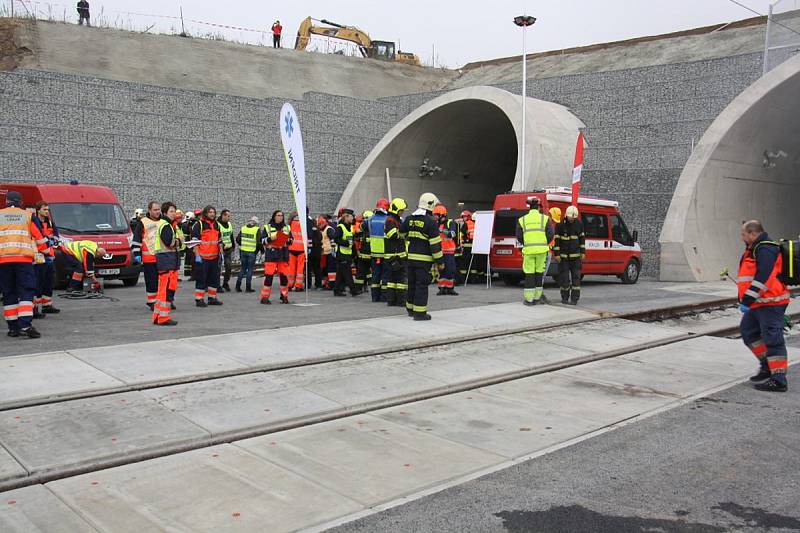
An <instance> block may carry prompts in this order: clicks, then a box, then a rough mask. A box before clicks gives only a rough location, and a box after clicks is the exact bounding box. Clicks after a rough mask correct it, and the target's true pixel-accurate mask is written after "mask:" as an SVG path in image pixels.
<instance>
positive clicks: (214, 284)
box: [0, 191, 585, 338]
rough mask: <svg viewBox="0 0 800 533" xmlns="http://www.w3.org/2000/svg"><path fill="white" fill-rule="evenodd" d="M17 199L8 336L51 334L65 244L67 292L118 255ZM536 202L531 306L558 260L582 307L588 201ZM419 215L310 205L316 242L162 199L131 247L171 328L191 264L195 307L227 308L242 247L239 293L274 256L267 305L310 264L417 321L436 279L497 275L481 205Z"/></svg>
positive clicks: (7, 233) (527, 226)
mask: <svg viewBox="0 0 800 533" xmlns="http://www.w3.org/2000/svg"><path fill="white" fill-rule="evenodd" d="M6 203H7V207H6V208H5V209H2V210H0V289H2V293H3V307H4V315H5V319H6V323H7V324H8V328H9V330H8V336H10V337H28V338H38V337H40V336H41V334H40V333H39V332H38V331H37V330H36V328H35V327H33V325H32V320H33V319H34V318H43V317H44V315H47V314H56V313H59V312H60V310H59V309H58V308H56V307H55V305H54V303H53V285H54V278H55V268H54V257H55V253H56V250H59V251H60V252H61V253H62V254H63V256H64V258H65V263H66V267H67V271H68V286H67V292H66V293H65V296H80V295H83V294H86V291H92V290H97V289H99V288H100V287H101V285H100V283H99V282H98V279H97V276H96V273H95V268H94V265H95V257H97V256H98V254H99V255H100V256H103V255H105V253H106V251H105V250H104V249H103V248H101V247H99V246H98V245H97V243H95V242H92V241H88V240H81V241H67V240H65V239H62V238H61V237H60V236H59V234H58V229H57V228H56V227H55V226H53V224H52V223H51V221H50V216H49V208H48V206H47V204H46V203H44V202H39V204H37V205H36V206H23V205H22V197H21V195H20V194H19V193H16V192H13V191H12V192H9V193H8V195H7V197H6ZM529 206H530V212H529V213H528V214H527V215H525V216H523V217H521V218H520V219H519V223H518V228H517V238H518V240H519V242H520V245H521V246H522V254H523V256H524V264H523V270H524V272H525V289H524V302H523V303H524V304H525V305H536V304H539V303H546V302H547V299H546V298H545V297H544V294H543V283H544V275H545V273H546V272H547V270H546V269H547V266H548V264H549V262H550V258H551V257H552V258H554V259H553V260H555V261H560V262H561V263H562V264H561V268H560V271H561V273H562V283H561V296H562V303H565V304H573V305H575V304H577V302H578V298H579V295H580V277H581V272H580V262H581V260H582V259H583V258H584V254H585V242H584V235H583V227H582V225H581V221H580V219H579V216H578V212H577V208H575V207H574V206H572V207H570V208H568V209H567V213H566V217H565V220H564V221H563V222H561V223H559V224H558V225H557V226H555V225H554V221H553V220H551V217H552V218H553V219H554V220H555V221H556V222H558V221H559V219H560V215H561V213H560V210H558V209H557V208H554V209H551V211H550V213H549V214H550V216H547V215H545V214H544V213H542V212H541V211H540V206H539V204H538V199H536V198H535V197H532V198H530V199H529ZM25 207H27V208H28V209H25ZM408 211H409V207H408V205H407V204H406V202H405V200H403V199H402V198H394V199H393V200H392V201H391V202H390V201H389V200H388V199H386V198H381V199H380V200H378V201H377V203H376V205H375V209H374V210H372V211H364V212H363V213H362V214H361V215H359V216H356V215H355V213H354V211H353V210H352V209H346V208H343V209H340V210H339V212H338V213H337V216H336V218H334V217H332V216H330V215H320V216H319V217H318V218H317V219H316V220H315V219H312V218H311V217H310V216H308V213H307V214H306V217H304V218H305V222H306V232H307V236H308V241H309V242H308V249H306V246H305V245H304V241H303V236H302V230H301V226H300V224H301V221H300V218H299V217H298V216H297V213H292V214H291V215H290V217H289V218H288V220H287V217H286V216H285V215H284V212H283V211H281V210H276V211H275V212H273V213H272V216H271V217H270V219H269V221H268V222H267V223H266V224H264V225H260V223H259V220H258V217H251V218H250V220H249V221H248V222H247V224H246V225H244V226H242V227H241V228H239V231H238V232H235V231H234V225H233V223H232V221H231V213H230V211H229V210H227V209H223V210H222V211H220V213H219V216H218V215H217V211H216V209H215V208H214V207H213V206H206V207H205V208H204V209H202V210H197V211H195V212H187V213H186V214H184V213H182V212H181V211H180V210H178V209H177V207H176V205H175V204H174V203H173V202H164V203H159V202H156V201H151V202H150V203H149V204H148V207H147V210H146V211H145V210H143V209H137V210H136V213H135V216H134V217H133V218H132V219H131V222H130V223H131V229H132V232H133V240H132V245H131V249H132V250H131V251H132V255H133V260H134V262H135V263H137V264H141V268H142V272H143V274H144V283H145V291H146V304H147V306H148V307H149V308H150V310H151V312H152V313H151V315H150V318H151V320H152V323H153V324H155V325H159V326H174V325H176V324H177V321H176V320H174V319H173V318H172V317H171V312H172V311H173V310H175V309H176V307H175V303H174V300H175V293H176V291H177V290H178V282H179V281H180V276H179V272H180V271H181V264H182V263H183V271H184V275H189V276H190V278H189V279H190V280H194V282H195V290H194V300H195V305H196V306H197V307H200V308H204V307H208V306H220V305H222V301H221V300H220V298H219V294H220V293H224V292H226V291H229V292H233V291H232V289H231V286H230V280H231V278H232V276H233V273H232V264H233V262H234V261H233V260H232V255H233V252H234V250H235V248H236V247H237V246H238V248H239V257H240V269H239V273H238V276H237V278H236V285H235V287H236V288H235V290H236V292H248V293H254V292H256V291H255V290H254V289H253V275H254V271H255V265H256V260H257V258H260V257H263V264H264V282H263V285H262V287H261V289H260V292H259V295H258V298H259V301H260V303H261V304H264V305H271V303H272V300H271V297H272V286H273V282H274V278H275V276H277V277H278V279H279V286H280V295H279V301H280V303H282V304H288V303H289V293H290V291H295V292H301V291H305V290H307V289H309V288H311V287H312V285H311V276H310V275H309V276H306V265H307V264H308V265H309V266H308V269H309V270H310V271H311V272H310V273H309V274H313V276H314V285H313V287H314V288H317V289H323V290H332V291H333V295H334V296H345V295H346V292H347V291H349V293H350V295H352V296H354V297H355V296H358V295H360V294H366V293H369V294H370V295H371V298H372V301H373V302H383V303H385V304H386V305H388V306H392V307H404V308H405V309H406V312H407V313H408V316H409V317H412V318H413V319H414V320H419V321H424V320H430V319H431V315H430V314H428V288H429V285H431V284H432V283H435V284H437V285H438V292H437V295H440V296H458V293H457V292H456V290H455V289H456V285H457V284H460V283H466V282H475V283H478V282H481V281H482V279H485V276H486V259H487V258H486V256H485V255H483V256H479V255H477V254H476V255H475V256H474V257H473V256H472V253H471V251H472V244H473V239H474V236H475V223H474V221H473V220H472V214H471V213H470V212H469V211H463V212H462V213H461V214H460V216H459V217H458V218H457V219H455V220H454V219H452V218H450V217H449V215H448V211H447V208H446V206H445V205H443V204H442V203H441V202H440V201H439V199H438V198H437V197H436V195H435V194H433V193H424V194H422V195H421V196H420V198H419V202H418V204H417V208H416V209H415V210H413V211H411V212H410V213H408V214H407V212H408ZM243 283H244V286H245V287H244V290H243V289H242V284H243Z"/></svg>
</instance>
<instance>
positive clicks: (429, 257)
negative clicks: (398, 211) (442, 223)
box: [400, 209, 444, 263]
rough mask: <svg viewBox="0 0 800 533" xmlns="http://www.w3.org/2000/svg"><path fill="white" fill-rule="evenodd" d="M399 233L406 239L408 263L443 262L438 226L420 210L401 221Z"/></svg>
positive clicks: (428, 215)
mask: <svg viewBox="0 0 800 533" xmlns="http://www.w3.org/2000/svg"><path fill="white" fill-rule="evenodd" d="M400 232H401V233H404V234H405V235H406V236H407V239H408V241H407V242H408V261H409V262H418V263H433V262H434V261H436V262H437V263H442V262H444V254H443V253H442V237H441V235H439V225H438V224H437V222H436V221H435V220H434V219H433V217H432V216H431V215H430V214H428V213H427V212H425V211H424V210H422V209H418V210H417V211H414V213H413V214H412V215H411V216H410V217H408V218H406V219H405V220H404V221H403V225H402V227H401V229H400Z"/></svg>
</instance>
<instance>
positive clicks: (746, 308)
mask: <svg viewBox="0 0 800 533" xmlns="http://www.w3.org/2000/svg"><path fill="white" fill-rule="evenodd" d="M749 310H750V308H749V307H747V306H746V305H744V304H739V311H741V312H742V313H743V314H744V313H747V312H748V311H749Z"/></svg>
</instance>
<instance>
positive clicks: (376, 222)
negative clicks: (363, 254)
mask: <svg viewBox="0 0 800 533" xmlns="http://www.w3.org/2000/svg"><path fill="white" fill-rule="evenodd" d="M387 218H389V216H388V215H387V214H386V213H381V212H376V213H374V214H373V215H372V216H371V217H369V222H368V224H367V226H368V228H369V249H370V253H371V254H372V257H383V254H384V253H385V252H386V242H385V240H386V219H387Z"/></svg>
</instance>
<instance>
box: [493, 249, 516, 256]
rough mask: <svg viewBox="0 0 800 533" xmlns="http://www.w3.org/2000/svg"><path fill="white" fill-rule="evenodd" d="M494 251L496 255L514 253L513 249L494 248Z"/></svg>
mask: <svg viewBox="0 0 800 533" xmlns="http://www.w3.org/2000/svg"><path fill="white" fill-rule="evenodd" d="M495 253H496V254H497V255H511V254H513V253H514V250H496V251H495Z"/></svg>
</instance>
